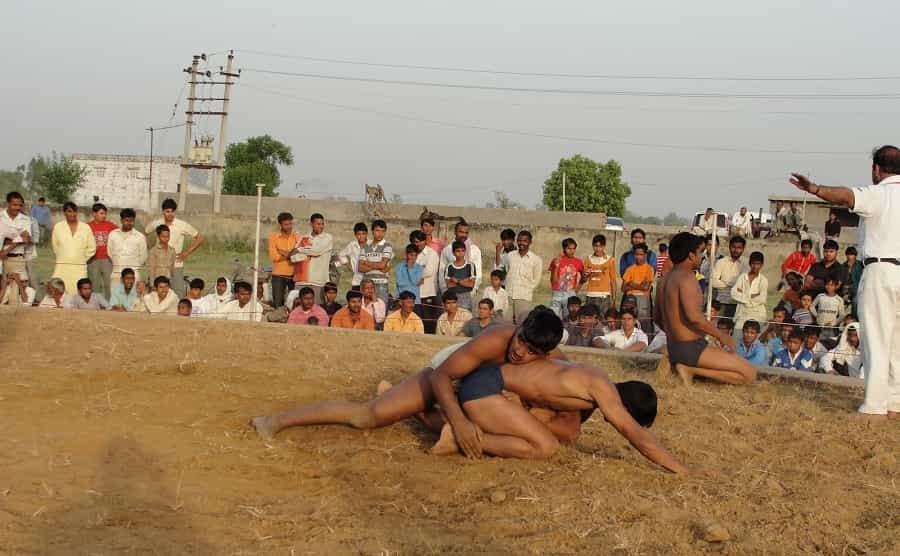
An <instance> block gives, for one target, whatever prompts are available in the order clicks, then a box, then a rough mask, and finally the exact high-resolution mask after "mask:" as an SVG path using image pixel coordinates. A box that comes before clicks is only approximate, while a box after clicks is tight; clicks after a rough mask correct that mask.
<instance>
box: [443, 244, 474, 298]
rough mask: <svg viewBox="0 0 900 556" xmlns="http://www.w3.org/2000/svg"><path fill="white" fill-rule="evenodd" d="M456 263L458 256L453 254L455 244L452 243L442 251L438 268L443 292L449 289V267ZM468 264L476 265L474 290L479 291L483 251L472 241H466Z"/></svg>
mask: <svg viewBox="0 0 900 556" xmlns="http://www.w3.org/2000/svg"><path fill="white" fill-rule="evenodd" d="M454 261H456V256H455V255H454V254H453V242H452V241H451V242H450V243H448V244H447V246H446V247H444V250H443V251H441V261H440V266H439V267H438V272H439V273H440V276H439V278H438V280H439V285H440V287H441V290H442V291H443V290H446V289H447V278H446V274H447V267H448V266H450V265H451V264H453V262H454ZM466 262H467V263H472V264H473V265H475V286H474V287H473V288H472V289H473V291H478V288H480V287H481V249H479V248H478V246H477V245H475V242H473V241H472V240H471V239H467V240H466Z"/></svg>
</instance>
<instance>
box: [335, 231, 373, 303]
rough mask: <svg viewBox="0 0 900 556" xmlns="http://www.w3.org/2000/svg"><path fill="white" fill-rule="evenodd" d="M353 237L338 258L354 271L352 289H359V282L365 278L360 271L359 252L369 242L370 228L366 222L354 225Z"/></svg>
mask: <svg viewBox="0 0 900 556" xmlns="http://www.w3.org/2000/svg"><path fill="white" fill-rule="evenodd" d="M353 237H354V239H353V241H351V242H350V243H348V244H347V246H346V247H344V248H343V249H341V252H340V253H338V260H339V261H340V263H341V264H342V265H344V266H346V267H347V268H349V269H350V271H351V272H352V273H353V277H352V278H350V289H351V290H358V289H359V283H360V282H362V279H363V275H362V272H360V271H359V254H360V253H361V252H362V250H363V248H365V247H366V246H367V245H368V244H369V228H368V227H367V226H366V224H365V222H357V223H356V224H354V225H353Z"/></svg>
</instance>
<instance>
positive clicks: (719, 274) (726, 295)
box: [709, 255, 750, 303]
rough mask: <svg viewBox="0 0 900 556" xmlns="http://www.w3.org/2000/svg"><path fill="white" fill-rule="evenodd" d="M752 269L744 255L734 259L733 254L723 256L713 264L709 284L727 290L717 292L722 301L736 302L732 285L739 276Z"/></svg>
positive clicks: (714, 287)
mask: <svg viewBox="0 0 900 556" xmlns="http://www.w3.org/2000/svg"><path fill="white" fill-rule="evenodd" d="M749 270H750V265H748V264H747V263H746V262H745V261H744V259H743V257H741V258H739V259H738V260H734V259H732V258H731V256H730V255H729V256H727V257H722V258H721V259H719V260H718V261H716V264H715V265H714V266H713V271H712V275H711V276H710V277H709V285H710V286H712V288H713V289H717V290H725V291H720V292H716V293H717V296H716V298H717V299H718V300H719V301H721V302H722V303H734V300H733V299H731V287H732V286H734V283H735V282H737V279H738V276H740V275H741V274H743V273H744V272H748V271H749Z"/></svg>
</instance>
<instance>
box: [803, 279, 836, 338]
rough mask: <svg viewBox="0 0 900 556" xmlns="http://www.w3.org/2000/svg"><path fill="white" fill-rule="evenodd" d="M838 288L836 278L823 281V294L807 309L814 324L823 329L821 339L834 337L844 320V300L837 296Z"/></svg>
mask: <svg viewBox="0 0 900 556" xmlns="http://www.w3.org/2000/svg"><path fill="white" fill-rule="evenodd" d="M839 287H840V282H839V281H838V280H837V278H834V277H829V278H828V279H827V280H826V281H825V293H820V294H819V295H817V296H816V299H815V300H813V302H812V305H810V308H809V312H810V313H812V316H814V317H815V318H816V324H818V325H819V326H821V327H823V328H822V337H823V338H833V337H834V336H836V330H835V328H836V327H837V326H838V324H839V323H840V322H841V319H842V318H844V314H845V308H844V300H843V299H842V298H841V297H840V296H839V295H838V294H837V290H838V288H839Z"/></svg>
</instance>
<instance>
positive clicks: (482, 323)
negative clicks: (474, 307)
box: [463, 298, 500, 338]
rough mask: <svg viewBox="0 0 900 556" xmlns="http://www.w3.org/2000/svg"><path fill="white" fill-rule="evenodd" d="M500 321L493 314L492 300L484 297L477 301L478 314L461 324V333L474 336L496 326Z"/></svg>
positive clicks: (468, 336)
mask: <svg viewBox="0 0 900 556" xmlns="http://www.w3.org/2000/svg"><path fill="white" fill-rule="evenodd" d="M499 324H500V321H499V320H497V318H496V317H495V316H494V302H493V301H491V300H490V299H487V298H484V299H482V300H481V301H479V302H478V314H477V315H476V316H474V317H472V319H470V320H469V322H467V323H466V324H465V325H464V326H463V335H464V336H466V337H467V338H475V337H477V336H479V335H481V333H482V332H484V331H485V330H487V329H489V328H493V327H495V326H498V325H499Z"/></svg>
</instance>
